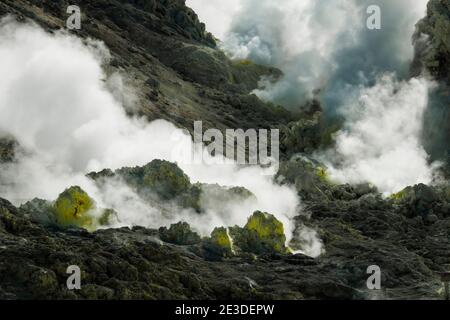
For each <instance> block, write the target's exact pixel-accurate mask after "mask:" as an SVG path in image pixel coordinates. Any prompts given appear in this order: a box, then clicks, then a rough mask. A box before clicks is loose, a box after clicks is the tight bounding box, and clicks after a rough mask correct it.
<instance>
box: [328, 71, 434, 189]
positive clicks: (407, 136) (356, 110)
mask: <svg viewBox="0 0 450 320" xmlns="http://www.w3.org/2000/svg"><path fill="white" fill-rule="evenodd" d="M433 87H434V85H433V83H431V82H429V81H428V80H426V79H423V78H422V79H415V78H414V79H411V80H410V81H407V82H406V81H398V80H396V79H395V78H394V76H393V75H384V76H382V77H380V78H379V80H378V82H377V84H376V85H375V86H373V87H370V88H364V89H362V91H361V96H360V97H359V98H358V99H354V100H350V101H348V103H346V105H345V108H343V109H342V110H341V112H342V113H343V114H344V115H345V118H346V120H347V122H346V128H345V129H343V130H341V131H340V132H338V133H337V136H336V149H335V150H330V151H328V153H327V154H325V155H321V156H320V158H321V160H322V161H324V162H325V163H326V164H327V165H328V167H329V173H330V175H331V177H332V178H333V179H335V180H337V181H345V182H350V183H355V184H356V183H363V182H370V183H372V184H374V185H376V186H377V187H378V188H379V190H380V191H381V192H383V193H385V194H391V193H394V192H397V191H400V190H401V189H403V188H404V187H406V186H409V185H414V184H417V183H430V182H431V181H432V180H433V169H434V168H436V167H437V166H438V163H435V164H432V165H431V166H430V165H429V159H428V155H427V153H426V152H425V150H424V148H423V147H422V144H421V133H422V125H423V115H424V112H425V109H426V107H427V105H428V95H429V91H430V90H432V89H433ZM329 159H333V161H332V162H331V161H330V160H329Z"/></svg>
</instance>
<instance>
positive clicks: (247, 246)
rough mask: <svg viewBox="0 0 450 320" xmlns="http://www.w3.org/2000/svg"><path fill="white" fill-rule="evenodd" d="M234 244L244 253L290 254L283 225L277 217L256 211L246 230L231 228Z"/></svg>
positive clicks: (245, 227)
mask: <svg viewBox="0 0 450 320" xmlns="http://www.w3.org/2000/svg"><path fill="white" fill-rule="evenodd" d="M230 234H231V236H232V238H233V242H234V244H235V245H236V246H237V247H238V248H239V249H240V250H241V251H244V252H249V253H255V254H266V253H269V254H270V253H288V252H289V250H288V248H287V247H286V246H285V243H286V236H285V234H284V227H283V224H282V223H281V222H280V221H279V220H278V219H277V218H275V216H273V215H271V214H269V213H265V212H261V211H256V212H254V213H253V215H252V216H251V217H250V218H249V219H248V221H247V224H246V225H245V226H244V228H239V227H233V228H230Z"/></svg>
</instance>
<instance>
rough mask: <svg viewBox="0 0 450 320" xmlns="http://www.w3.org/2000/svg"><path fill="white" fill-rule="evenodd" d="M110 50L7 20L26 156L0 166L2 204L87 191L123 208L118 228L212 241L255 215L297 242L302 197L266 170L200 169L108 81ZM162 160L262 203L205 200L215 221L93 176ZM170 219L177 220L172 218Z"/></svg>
mask: <svg viewBox="0 0 450 320" xmlns="http://www.w3.org/2000/svg"><path fill="white" fill-rule="evenodd" d="M109 59H110V53H109V51H108V49H107V48H106V47H105V46H104V45H103V44H102V43H101V42H98V41H95V40H89V39H88V40H82V39H80V38H77V37H75V36H72V35H70V34H69V33H67V32H65V31H57V32H55V33H54V34H49V33H46V32H45V31H43V30H42V29H41V28H40V27H38V26H37V25H35V24H33V23H25V24H24V23H20V24H19V23H17V22H16V21H15V20H14V19H13V18H12V17H7V18H4V19H2V20H1V22H0V73H1V77H0V113H1V115H2V117H1V118H0V132H3V133H4V134H8V135H11V136H13V137H14V138H15V139H16V140H17V141H18V143H19V144H20V146H21V150H23V151H22V152H20V153H19V154H18V156H17V160H16V161H15V162H13V163H9V164H4V165H1V166H0V196H1V197H4V198H7V199H8V200H10V201H12V202H13V203H14V204H17V205H18V204H21V203H24V202H26V201H28V200H31V199H33V198H35V197H38V198H43V199H47V200H55V199H56V198H57V196H58V195H59V194H60V193H61V192H62V191H64V189H65V188H67V187H70V186H72V185H79V186H80V187H82V188H83V189H84V190H86V192H88V193H89V195H90V196H91V197H93V198H94V199H95V201H96V202H97V203H98V205H100V206H103V207H107V208H112V209H115V210H116V211H117V212H118V214H119V220H120V223H118V225H117V226H132V225H142V226H145V227H153V228H157V227H160V226H167V225H169V224H171V223H175V222H178V221H180V220H183V221H187V222H189V223H190V224H191V226H192V227H193V229H194V230H196V231H198V232H199V233H201V234H202V235H208V234H209V233H210V232H211V231H212V229H213V228H215V227H217V226H233V225H236V224H237V225H240V226H243V225H244V224H245V223H246V221H247V218H248V217H249V216H250V215H251V214H252V213H253V211H255V210H262V211H266V212H270V213H272V214H274V215H275V216H276V217H277V218H278V219H279V220H280V221H282V222H283V224H284V226H285V231H286V235H287V238H288V241H289V239H290V238H291V237H292V231H293V230H294V225H293V222H292V220H291V219H292V218H293V217H294V216H296V215H298V214H299V213H300V206H299V205H300V202H299V199H298V197H297V194H296V192H295V190H294V189H293V188H291V187H288V186H279V185H277V184H275V183H273V180H272V176H271V175H268V174H267V170H269V169H262V168H259V167H246V168H241V167H239V166H237V165H235V164H228V165H220V164H211V165H207V164H204V163H203V164H192V163H190V162H189V161H186V159H185V158H183V155H186V154H189V152H190V151H192V150H195V152H204V150H196V149H195V147H194V145H193V142H192V139H191V136H190V135H189V134H188V133H186V132H185V131H183V130H180V129H178V128H176V127H175V126H174V125H173V124H171V123H169V122H166V121H163V120H157V121H153V122H151V123H148V122H147V121H146V120H144V119H140V118H137V117H134V118H131V117H128V116H127V115H126V112H125V108H126V106H125V105H124V103H125V104H132V103H133V101H136V100H135V99H133V96H132V95H133V90H130V89H128V88H126V85H125V83H126V81H123V79H122V77H121V75H120V74H117V73H116V74H113V75H111V76H107V75H106V74H105V72H104V69H103V67H102V66H103V65H105V64H107V63H108V61H109ZM153 159H164V160H168V161H172V162H177V163H178V164H179V166H180V167H181V169H183V170H184V171H185V173H186V174H187V175H188V176H189V177H190V179H191V182H192V183H195V182H203V183H218V184H220V185H222V186H242V187H245V188H247V189H248V190H250V191H251V192H252V193H253V194H254V195H255V196H256V198H257V199H256V200H254V199H252V200H247V201H241V200H239V201H238V200H236V201H233V200H231V201H229V202H227V203H224V202H223V201H220V197H217V199H215V198H214V196H211V195H208V198H202V199H201V201H202V202H203V204H204V206H205V208H206V213H205V214H201V215H199V214H198V213H195V212H193V210H186V209H181V208H177V207H175V206H174V205H173V204H170V203H168V204H166V205H165V207H164V208H161V207H159V206H157V205H155V206H152V205H149V204H148V203H144V202H143V201H142V200H141V199H139V197H138V196H137V195H136V194H135V193H134V192H133V191H132V190H131V189H130V188H129V187H128V186H126V185H125V184H124V183H122V182H121V181H119V180H115V181H111V182H110V183H108V184H107V185H105V186H103V187H98V186H97V185H95V184H94V183H93V182H92V181H91V180H90V179H88V178H86V177H85V174H87V173H89V172H91V171H98V170H102V169H104V168H110V169H113V170H114V169H117V168H120V167H123V166H137V165H145V164H147V163H148V162H150V161H152V160H153ZM165 212H166V213H167V212H169V213H170V214H164V213H165Z"/></svg>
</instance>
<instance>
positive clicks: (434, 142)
mask: <svg viewBox="0 0 450 320" xmlns="http://www.w3.org/2000/svg"><path fill="white" fill-rule="evenodd" d="M413 41H414V45H415V57H414V61H413V63H412V65H411V74H412V75H413V76H418V75H420V74H423V73H427V74H430V75H431V76H432V77H433V78H434V79H436V80H437V81H439V88H438V89H436V90H435V92H433V93H432V94H431V97H430V102H429V106H428V109H427V111H426V114H425V120H424V133H423V136H424V139H423V140H424V144H425V147H426V149H427V151H428V153H429V154H431V155H432V157H433V159H434V160H436V159H438V160H440V161H442V162H444V163H446V167H445V168H444V171H445V174H446V176H447V177H448V176H449V175H450V139H449V136H450V108H449V105H450V3H449V2H448V1H447V0H430V1H429V3H428V7H427V16H426V17H425V18H424V19H422V20H421V21H420V22H418V24H417V27H416V33H415V35H414V37H413Z"/></svg>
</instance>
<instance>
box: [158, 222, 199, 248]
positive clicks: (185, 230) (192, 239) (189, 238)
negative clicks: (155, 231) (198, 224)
mask: <svg viewBox="0 0 450 320" xmlns="http://www.w3.org/2000/svg"><path fill="white" fill-rule="evenodd" d="M159 235H160V238H161V240H162V241H164V242H168V243H173V244H177V245H193V244H197V243H199V242H200V241H201V238H200V236H199V235H198V234H197V233H196V232H193V231H192V230H191V227H190V225H189V224H188V223H186V222H178V223H175V224H172V225H171V226H170V228H169V229H167V228H166V227H161V228H159Z"/></svg>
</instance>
